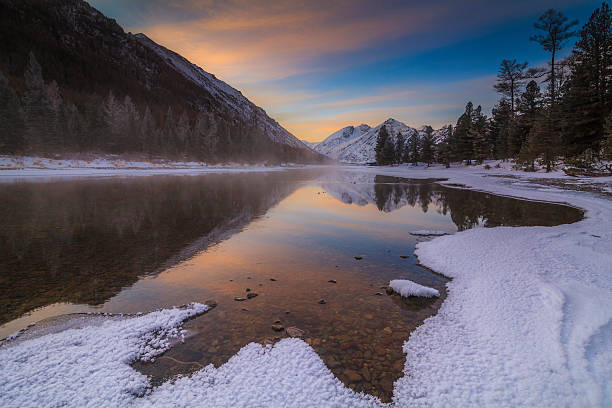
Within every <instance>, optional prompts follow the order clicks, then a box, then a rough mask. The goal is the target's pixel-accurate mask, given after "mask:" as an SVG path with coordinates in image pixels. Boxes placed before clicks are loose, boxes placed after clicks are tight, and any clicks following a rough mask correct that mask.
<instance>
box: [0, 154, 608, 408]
mask: <svg viewBox="0 0 612 408" xmlns="http://www.w3.org/2000/svg"><path fill="white" fill-rule="evenodd" d="M345 170H346V168H345ZM350 170H352V171H354V172H356V174H359V175H363V177H364V178H365V179H367V178H368V176H370V175H373V174H387V175H391V176H403V177H408V178H445V179H447V181H445V182H443V184H444V183H445V184H461V185H467V186H472V187H471V188H472V189H475V190H480V191H488V192H490V193H495V194H501V195H507V196H516V197H520V198H525V199H534V200H546V201H552V202H560V203H567V204H570V205H573V206H576V207H580V208H583V209H584V210H586V213H585V219H584V220H582V221H580V222H577V223H574V224H566V225H559V226H555V227H497V228H477V229H472V230H467V231H462V232H459V233H456V234H454V235H447V236H440V237H436V238H434V239H433V240H431V241H428V242H420V243H418V244H417V250H416V252H415V254H416V255H417V256H418V258H419V262H420V263H421V264H423V265H425V266H426V267H429V268H431V269H433V270H434V271H436V272H438V273H441V274H444V275H446V276H447V277H449V278H452V280H451V281H450V282H449V283H448V284H447V285H448V294H447V298H446V300H445V301H444V303H443V304H442V306H441V308H440V310H439V312H438V314H437V315H435V316H433V317H430V318H428V319H427V320H425V322H424V323H423V325H421V326H420V327H418V328H417V329H416V330H415V331H413V332H412V334H411V335H410V336H409V339H408V340H407V341H406V342H405V343H404V348H403V350H404V352H405V353H406V363H405V368H404V373H405V375H404V377H402V378H400V379H399V380H398V381H396V383H395V388H394V395H393V403H394V404H395V405H398V406H420V407H429V406H491V407H512V406H536V407H539V406H542V407H544V406H601V407H603V406H612V279H610V277H611V274H612V201H611V200H610V198H609V196H606V195H604V194H600V193H594V192H585V191H568V190H562V189H561V188H559V187H553V186H546V185H543V184H542V182H543V181H544V180H550V179H554V180H556V181H559V182H564V183H569V182H570V181H571V182H572V183H576V182H581V183H584V184H587V183H588V182H589V179H587V178H580V177H578V178H570V177H566V176H564V175H563V174H562V173H561V172H557V173H553V174H542V173H524V172H519V171H512V170H509V169H504V168H499V169H495V168H493V169H490V170H484V169H483V168H481V167H470V168H466V167H453V168H451V169H444V168H443V167H441V166H432V167H430V168H424V167H420V166H417V167H412V166H401V167H377V168H369V167H352V168H350ZM505 176H511V177H505ZM597 183H600V184H601V185H603V186H604V187H605V188H609V187H610V186H612V180H601V179H598V180H597ZM194 309H195V307H193V306H192V309H189V308H188V309H186V310H183V311H181V310H180V309H173V310H169V311H159V312H154V313H152V314H148V315H144V316H142V317H137V318H129V319H125V320H120V321H113V322H108V323H105V324H104V325H101V326H97V327H89V328H82V329H70V330H67V331H64V332H60V333H54V334H49V335H46V336H42V337H39V338H35V339H28V340H24V341H23V342H21V343H19V342H18V341H19V340H18V339H17V340H14V341H13V342H8V343H7V344H4V345H3V346H0V370H2V372H3V376H2V378H1V379H0V403H1V405H3V406H8V407H11V406H57V405H61V404H63V403H66V404H67V405H70V406H83V405H87V404H89V405H92V406H130V405H132V406H133V405H144V406H379V405H382V404H381V403H380V401H379V400H377V399H375V398H373V397H371V396H367V395H363V394H357V393H355V392H353V391H351V390H349V389H348V388H346V387H345V386H343V385H342V384H341V383H340V382H339V381H338V380H337V379H336V378H335V377H334V376H333V375H332V374H331V373H330V372H329V370H327V368H325V366H324V364H323V362H322V361H321V359H320V358H319V357H318V356H317V355H316V353H315V352H314V350H313V349H312V348H311V347H310V346H308V345H307V344H306V343H305V342H303V341H302V340H300V339H285V340H281V341H280V342H278V343H277V344H276V345H274V346H273V347H271V346H265V347H264V346H261V345H258V344H249V345H247V346H245V347H244V348H243V349H241V350H240V351H239V352H238V354H236V355H235V356H234V357H232V358H231V359H230V360H229V361H228V362H227V363H226V364H224V365H222V366H221V367H219V368H214V367H212V366H208V367H206V368H204V369H202V370H200V371H198V372H196V373H194V374H192V375H191V376H183V377H179V378H177V379H175V380H174V381H170V382H167V383H164V384H163V385H161V386H160V387H158V388H155V389H149V388H148V380H147V379H146V377H144V376H142V375H140V374H138V373H137V372H135V371H134V370H133V369H131V368H130V367H129V365H128V363H129V361H133V360H135V359H143V358H144V359H146V358H154V357H155V356H156V355H158V354H159V353H160V352H161V351H162V350H163V349H165V348H166V347H167V346H168V345H169V344H168V343H167V342H165V341H163V340H162V339H163V338H165V337H167V336H169V335H180V331H179V329H178V327H179V325H180V322H181V321H182V320H183V319H184V318H186V317H189V315H190V313H196V311H195V310H194ZM160 333H161V336H162V337H160ZM187 341H188V340H187ZM147 346H149V348H147ZM154 346H155V347H154ZM137 395H141V396H142V397H141V398H137V397H136V396H137Z"/></svg>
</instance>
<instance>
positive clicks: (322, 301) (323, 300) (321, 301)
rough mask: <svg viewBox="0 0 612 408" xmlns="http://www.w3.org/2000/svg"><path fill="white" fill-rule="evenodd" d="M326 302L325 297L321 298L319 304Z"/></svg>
mask: <svg viewBox="0 0 612 408" xmlns="http://www.w3.org/2000/svg"><path fill="white" fill-rule="evenodd" d="M326 303H327V302H326V301H325V299H321V300H319V304H320V305H324V304H326Z"/></svg>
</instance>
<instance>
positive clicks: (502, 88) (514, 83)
mask: <svg viewBox="0 0 612 408" xmlns="http://www.w3.org/2000/svg"><path fill="white" fill-rule="evenodd" d="M526 68H527V62H522V63H519V62H516V59H513V60H507V59H504V60H502V62H501V64H500V67H499V72H498V74H497V83H496V84H495V85H494V88H495V90H496V91H497V92H499V93H500V94H502V95H503V96H505V97H507V98H508V99H509V100H510V106H511V111H512V113H513V114H514V112H516V110H515V106H514V102H515V98H516V97H517V96H518V94H519V92H520V90H521V87H522V86H523V84H524V82H525V79H526V78H527V74H526V73H525V69H526Z"/></svg>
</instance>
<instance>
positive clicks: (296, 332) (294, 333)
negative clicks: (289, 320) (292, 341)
mask: <svg viewBox="0 0 612 408" xmlns="http://www.w3.org/2000/svg"><path fill="white" fill-rule="evenodd" d="M286 331H287V334H288V335H289V336H290V337H302V336H304V330H301V329H298V328H297V327H295V326H293V327H288V328H287V330H286Z"/></svg>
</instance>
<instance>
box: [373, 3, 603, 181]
mask: <svg viewBox="0 0 612 408" xmlns="http://www.w3.org/2000/svg"><path fill="white" fill-rule="evenodd" d="M577 25H578V21H577V20H573V21H569V19H568V18H567V17H566V16H565V15H563V13H561V12H559V11H556V10H554V9H550V10H547V11H546V12H545V13H543V14H542V15H541V16H540V17H539V19H538V20H537V21H536V22H535V23H534V29H535V30H536V32H535V33H534V35H532V36H531V37H530V40H531V41H535V42H537V43H538V44H539V45H540V46H541V47H542V48H543V49H544V50H545V51H547V52H548V53H549V54H550V61H549V62H548V63H547V65H546V66H544V67H529V63H528V62H520V61H518V60H517V59H504V60H502V62H501V64H500V67H499V71H498V74H497V82H496V84H495V85H494V88H495V90H496V91H497V92H498V93H499V94H500V99H499V101H498V103H497V104H496V105H495V107H494V108H493V109H492V112H491V117H490V118H489V117H487V116H486V115H485V114H484V113H483V112H482V108H481V107H480V106H477V107H476V108H475V107H474V104H473V103H472V102H468V103H467V105H466V107H465V112H464V113H463V114H462V115H461V116H460V117H459V118H458V120H457V123H456V124H455V126H454V127H453V126H452V125H449V126H447V127H445V128H444V129H443V130H444V133H445V137H444V138H443V140H441V141H439V142H438V143H437V144H435V146H432V140H431V133H432V131H429V130H427V129H426V132H425V136H424V137H423V138H422V139H419V138H418V135H416V134H415V135H414V136H411V137H410V138H409V140H408V141H404V140H403V137H401V135H397V136H396V137H395V141H396V142H397V143H395V144H394V143H393V138H392V137H390V135H389V133H388V131H387V129H386V128H385V127H383V128H381V130H380V132H379V135H378V140H377V145H376V161H377V163H378V164H381V165H385V164H394V163H414V164H416V163H417V162H425V163H427V164H430V163H431V162H434V161H435V162H438V163H443V164H445V165H446V166H447V167H449V166H450V163H451V162H455V161H465V163H466V164H467V165H470V164H472V163H477V164H481V163H482V162H483V161H484V160H485V159H501V160H506V159H515V161H516V163H517V164H518V165H519V166H521V167H522V168H523V169H525V170H535V165H536V163H539V164H540V165H542V166H543V167H545V168H546V171H551V170H552V168H553V167H554V166H555V164H556V163H557V162H558V161H559V160H560V159H563V160H564V161H565V162H566V163H569V164H573V165H576V166H581V167H590V166H591V165H592V163H593V162H595V161H598V160H612V12H611V10H610V7H609V6H608V4H607V3H606V2H604V3H602V5H601V7H599V8H597V9H596V10H595V11H594V12H593V14H592V15H591V17H590V18H589V20H588V22H587V23H586V24H584V26H583V27H582V28H581V29H579V30H576V27H577ZM574 37H577V41H576V43H575V45H574V47H573V49H572V52H571V53H570V55H569V56H568V57H566V58H562V59H559V52H560V51H562V50H564V49H565V48H566V46H567V44H568V42H569V41H570V39H572V38H574ZM413 139H414V140H413ZM607 168H608V170H612V169H610V166H607Z"/></svg>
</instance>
